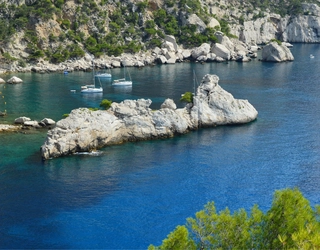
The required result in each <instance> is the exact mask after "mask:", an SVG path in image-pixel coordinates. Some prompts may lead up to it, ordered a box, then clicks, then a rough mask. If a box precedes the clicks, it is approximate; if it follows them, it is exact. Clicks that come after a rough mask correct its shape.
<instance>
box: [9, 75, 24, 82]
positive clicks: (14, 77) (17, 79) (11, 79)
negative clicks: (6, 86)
mask: <svg viewBox="0 0 320 250" xmlns="http://www.w3.org/2000/svg"><path fill="white" fill-rule="evenodd" d="M22 82H23V81H22V79H20V78H19V77H16V76H13V77H11V78H10V79H9V80H8V81H7V83H11V84H15V83H22Z"/></svg>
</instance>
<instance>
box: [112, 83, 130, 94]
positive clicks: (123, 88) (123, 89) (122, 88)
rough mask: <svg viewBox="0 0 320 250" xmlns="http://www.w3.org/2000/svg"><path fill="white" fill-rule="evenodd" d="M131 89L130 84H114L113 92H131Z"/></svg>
mask: <svg viewBox="0 0 320 250" xmlns="http://www.w3.org/2000/svg"><path fill="white" fill-rule="evenodd" d="M131 91H132V85H127V86H115V85H114V92H117V93H131Z"/></svg>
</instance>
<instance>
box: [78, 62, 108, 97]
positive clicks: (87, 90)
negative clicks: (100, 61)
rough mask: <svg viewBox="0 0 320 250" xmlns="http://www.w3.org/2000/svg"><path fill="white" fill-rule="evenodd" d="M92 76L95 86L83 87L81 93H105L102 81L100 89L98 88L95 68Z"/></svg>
mask: <svg viewBox="0 0 320 250" xmlns="http://www.w3.org/2000/svg"><path fill="white" fill-rule="evenodd" d="M92 65H93V64H92ZM92 75H93V84H88V85H84V86H81V93H84V94H91V93H102V92H103V88H102V86H101V82H100V80H99V83H100V87H96V80H95V77H94V67H93V69H92Z"/></svg>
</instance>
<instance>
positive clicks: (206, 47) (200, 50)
mask: <svg viewBox="0 0 320 250" xmlns="http://www.w3.org/2000/svg"><path fill="white" fill-rule="evenodd" d="M209 53H210V44H209V43H203V44H201V46H199V47H197V48H194V49H193V50H192V51H191V56H192V58H193V59H197V58H198V57H199V56H206V55H207V54H209Z"/></svg>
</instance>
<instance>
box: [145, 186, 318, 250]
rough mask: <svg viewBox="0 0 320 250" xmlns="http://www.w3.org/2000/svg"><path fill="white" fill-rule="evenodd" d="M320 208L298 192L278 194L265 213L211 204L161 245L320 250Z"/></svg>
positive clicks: (161, 249)
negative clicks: (221, 209) (218, 207)
mask: <svg viewBox="0 0 320 250" xmlns="http://www.w3.org/2000/svg"><path fill="white" fill-rule="evenodd" d="M319 216H320V206H319V205H316V206H315V209H313V208H312V207H311V206H310V203H309V201H308V200H307V199H306V198H305V197H304V196H303V195H302V193H301V192H300V191H299V190H298V189H297V188H294V189H284V190H277V191H275V194H274V198H273V202H272V206H271V208H270V209H269V210H268V211H267V212H266V213H263V212H262V211H261V210H260V209H259V208H258V206H257V205H254V206H253V208H252V209H251V212H250V214H247V212H246V211H245V210H244V209H240V210H239V211H236V212H234V214H231V213H230V210H229V209H228V208H226V209H225V210H223V211H221V212H219V213H217V211H216V208H215V205H214V202H209V203H208V204H206V205H205V207H204V209H203V210H201V211H199V212H197V213H196V215H195V218H188V219H187V223H186V225H184V226H177V227H176V229H175V230H174V231H173V232H171V233H170V234H169V235H168V237H167V238H166V239H164V240H163V241H162V245H161V246H154V245H150V246H149V248H148V249H149V250H164V249H319V248H320V217H319Z"/></svg>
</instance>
